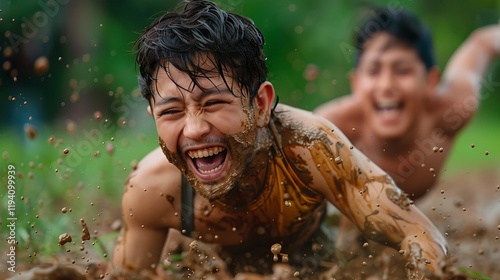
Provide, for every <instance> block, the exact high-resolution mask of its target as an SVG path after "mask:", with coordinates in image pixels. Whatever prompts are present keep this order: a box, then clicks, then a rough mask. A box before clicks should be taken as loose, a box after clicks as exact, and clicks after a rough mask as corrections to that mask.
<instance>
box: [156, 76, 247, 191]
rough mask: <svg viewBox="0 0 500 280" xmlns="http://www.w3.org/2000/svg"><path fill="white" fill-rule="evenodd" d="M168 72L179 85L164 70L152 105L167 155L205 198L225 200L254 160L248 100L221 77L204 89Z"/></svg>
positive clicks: (205, 83)
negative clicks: (222, 198) (230, 88)
mask: <svg viewBox="0 0 500 280" xmlns="http://www.w3.org/2000/svg"><path fill="white" fill-rule="evenodd" d="M168 71H169V73H170V75H171V77H172V79H173V80H174V81H175V82H176V83H177V85H176V84H175V83H174V82H173V81H172V80H171V79H170V78H169V77H168V76H167V74H166V73H165V71H164V70H163V69H160V70H159V71H158V77H157V78H158V79H157V81H156V86H157V88H156V89H157V90H155V95H154V100H151V103H152V113H153V116H154V119H155V123H156V128H157V131H158V135H159V139H160V144H161V147H162V149H163V152H164V153H165V155H166V156H167V158H168V160H169V161H170V162H171V163H173V164H174V165H176V166H177V167H178V168H179V169H180V170H181V171H182V172H183V173H184V174H185V175H186V176H187V178H188V180H189V181H190V182H191V183H192V184H193V187H194V188H195V189H196V190H197V191H198V192H199V193H200V194H201V195H203V196H204V197H206V198H207V199H209V200H214V199H217V198H220V197H222V196H224V195H225V194H227V193H228V192H229V191H230V190H231V189H232V188H233V186H234V185H235V183H236V182H237V181H238V180H239V179H240V178H241V176H242V174H243V173H244V170H245V168H246V166H247V164H248V162H249V161H250V160H251V158H252V153H253V147H254V146H253V145H255V141H256V131H257V125H256V120H255V117H254V114H253V110H252V109H251V108H250V106H249V99H248V97H247V95H245V96H244V97H242V95H241V92H239V89H235V95H233V94H232V93H231V92H230V90H229V89H228V88H227V86H226V84H225V83H224V81H223V80H222V78H221V77H220V76H219V75H218V74H215V73H214V74H213V75H211V74H210V73H209V74H208V75H211V76H210V78H199V79H198V83H199V84H200V85H201V88H199V87H196V86H194V87H193V82H192V80H191V78H190V77H189V76H188V75H186V74H185V73H182V72H180V71H178V70H177V69H175V68H174V67H169V68H168ZM226 81H227V83H228V84H229V85H231V84H232V83H233V81H232V79H231V77H226ZM153 86H155V85H153Z"/></svg>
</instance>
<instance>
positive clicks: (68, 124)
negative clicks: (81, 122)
mask: <svg viewBox="0 0 500 280" xmlns="http://www.w3.org/2000/svg"><path fill="white" fill-rule="evenodd" d="M75 130H76V124H75V122H74V121H72V120H67V121H66V132H68V133H69V134H73V133H74V132H75Z"/></svg>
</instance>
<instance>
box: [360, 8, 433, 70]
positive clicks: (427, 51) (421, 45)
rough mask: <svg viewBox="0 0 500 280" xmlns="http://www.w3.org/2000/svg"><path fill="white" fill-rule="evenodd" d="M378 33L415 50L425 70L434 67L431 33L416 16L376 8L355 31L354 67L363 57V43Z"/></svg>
mask: <svg viewBox="0 0 500 280" xmlns="http://www.w3.org/2000/svg"><path fill="white" fill-rule="evenodd" d="M380 32H386V33H388V34H389V35H391V36H393V37H394V38H395V39H396V41H397V42H398V43H403V44H405V45H407V46H408V47H411V48H413V49H415V50H416V51H417V53H418V56H419V57H420V59H421V60H422V62H423V63H424V65H425V68H426V69H427V70H429V69H430V68H432V67H434V66H435V65H436V61H435V57H434V50H433V47H432V36H431V33H430V31H429V30H428V28H427V27H426V26H424V25H423V24H422V23H421V22H420V20H419V19H418V18H417V16H416V15H414V14H412V13H410V12H408V11H404V10H390V9H388V8H377V9H375V10H374V11H372V12H370V16H369V17H368V19H367V20H366V21H365V22H364V24H363V25H362V27H361V28H360V29H358V30H356V34H355V38H354V44H355V46H356V48H357V50H358V52H357V56H356V61H355V63H356V67H357V66H358V63H359V59H360V57H361V56H362V55H363V51H364V48H365V43H366V42H367V41H369V40H370V39H371V38H372V37H373V36H374V35H376V34H378V33H380Z"/></svg>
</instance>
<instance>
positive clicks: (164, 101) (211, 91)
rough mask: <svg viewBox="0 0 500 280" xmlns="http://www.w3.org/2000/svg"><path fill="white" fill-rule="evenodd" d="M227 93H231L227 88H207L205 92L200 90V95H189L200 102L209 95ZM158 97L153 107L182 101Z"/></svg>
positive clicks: (176, 98)
mask: <svg viewBox="0 0 500 280" xmlns="http://www.w3.org/2000/svg"><path fill="white" fill-rule="evenodd" d="M227 93H230V94H232V92H231V91H230V90H229V89H228V88H223V89H218V88H216V87H213V88H209V89H206V90H202V91H201V92H200V93H193V92H190V94H194V95H195V97H194V99H195V100H200V99H201V98H202V97H205V96H210V95H214V94H227ZM159 97H160V98H159V100H158V101H156V100H157V98H155V99H154V100H155V102H154V105H155V106H161V105H165V104H168V103H174V102H181V101H182V98H181V97H178V96H168V97H162V96H159Z"/></svg>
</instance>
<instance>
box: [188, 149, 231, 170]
mask: <svg viewBox="0 0 500 280" xmlns="http://www.w3.org/2000/svg"><path fill="white" fill-rule="evenodd" d="M224 157H225V153H218V154H217V155H215V156H210V157H204V158H197V159H195V160H194V163H195V164H196V167H198V169H199V170H201V171H208V170H212V169H214V168H215V167H217V166H219V165H221V164H222V162H223V161H224Z"/></svg>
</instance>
